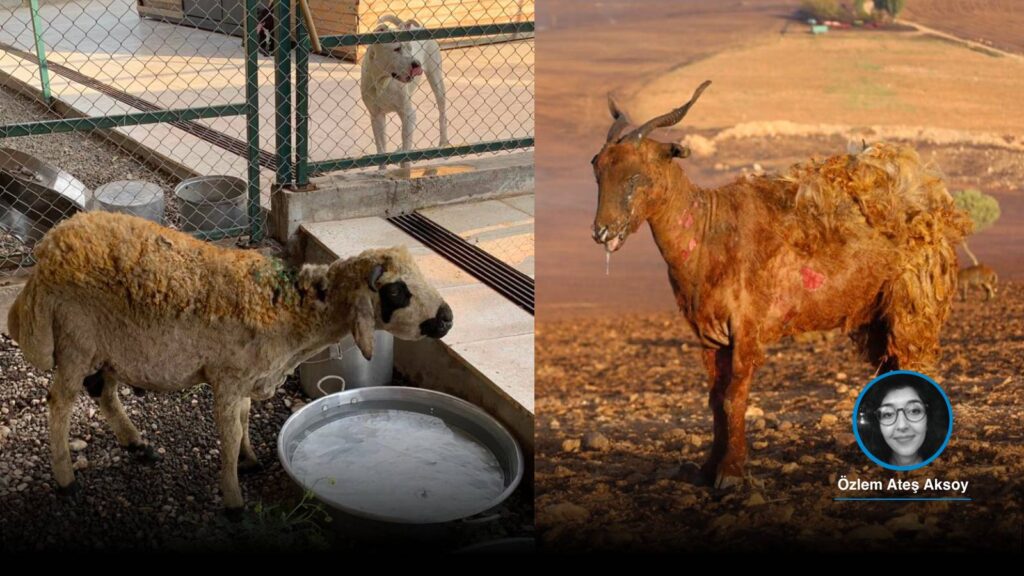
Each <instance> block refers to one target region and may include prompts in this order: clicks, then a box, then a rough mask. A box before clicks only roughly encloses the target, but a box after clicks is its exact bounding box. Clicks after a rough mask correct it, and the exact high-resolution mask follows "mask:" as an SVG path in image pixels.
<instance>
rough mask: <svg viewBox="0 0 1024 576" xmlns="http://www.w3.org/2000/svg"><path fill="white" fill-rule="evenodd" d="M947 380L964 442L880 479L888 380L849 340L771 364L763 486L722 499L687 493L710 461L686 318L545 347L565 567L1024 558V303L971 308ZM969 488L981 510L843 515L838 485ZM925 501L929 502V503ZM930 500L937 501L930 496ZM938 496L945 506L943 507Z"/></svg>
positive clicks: (546, 442) (577, 335) (1005, 294)
mask: <svg viewBox="0 0 1024 576" xmlns="http://www.w3.org/2000/svg"><path fill="white" fill-rule="evenodd" d="M942 341H943V350H944V355H943V360H942V362H941V365H940V366H939V368H938V370H937V371H936V373H935V375H936V377H937V378H936V379H937V380H939V381H940V383H941V385H942V386H943V387H944V389H945V390H946V391H947V393H948V394H949V397H950V399H951V402H952V405H953V410H954V417H955V424H954V430H953V436H952V440H951V441H950V443H949V446H948V447H947V448H946V450H945V452H944V453H943V454H942V455H941V456H940V457H939V458H938V459H937V460H936V461H935V462H933V463H932V464H930V465H929V466H927V467H925V468H923V469H920V470H918V471H914V472H910V473H895V472H889V471H887V470H884V469H882V468H880V467H878V466H877V465H875V464H873V463H871V462H870V461H869V460H868V459H867V457H866V456H865V455H864V454H863V453H862V452H861V451H860V450H859V448H858V447H857V444H856V442H855V439H854V436H853V434H852V433H851V413H852V408H853V404H854V402H855V400H856V397H857V395H858V393H859V392H860V390H861V389H862V388H863V386H864V385H865V384H867V382H868V381H870V379H871V377H872V373H873V371H874V368H872V367H870V366H868V365H867V364H866V363H864V362H862V361H860V360H859V359H858V358H857V357H856V356H855V354H854V351H853V348H852V345H851V344H850V343H849V342H848V341H847V340H846V339H845V338H841V337H840V338H833V339H831V340H827V339H824V338H822V339H817V340H812V341H805V342H801V343H795V342H788V343H783V344H780V345H778V346H774V347H772V348H771V349H770V353H769V360H768V362H767V363H766V365H765V366H764V367H763V368H762V369H761V370H760V372H759V373H758V374H757V377H756V380H755V383H754V385H753V386H752V392H751V397H750V400H751V402H750V405H751V408H750V410H749V411H748V414H747V416H748V418H747V420H748V441H749V443H750V447H751V449H750V462H749V466H748V474H749V479H748V483H747V486H745V487H744V488H743V489H741V490H738V491H734V492H728V493H719V492H716V491H714V490H711V489H709V488H706V487H697V486H693V485H691V484H689V483H687V482H685V481H683V480H681V479H679V478H678V475H679V473H680V470H681V469H685V468H686V467H687V466H688V464H687V463H690V462H694V463H699V462H701V461H702V460H703V458H704V457H705V456H706V455H707V452H708V450H709V446H710V441H711V419H710V416H711V415H710V411H709V409H708V408H707V395H706V392H705V390H706V386H705V382H706V375H705V373H704V371H703V368H702V364H701V361H700V358H699V352H698V347H697V345H696V341H695V339H694V338H693V337H692V336H691V335H690V333H689V329H688V328H687V327H686V326H685V324H684V322H683V321H682V319H681V317H679V316H678V315H677V314H673V313H661V314H649V315H642V316H638V315H634V316H614V317H604V318H588V319H574V320H563V321H552V322H543V323H540V324H539V325H538V329H537V366H538V371H537V413H538V420H537V464H536V466H537V475H536V484H537V521H538V530H539V531H540V537H541V543H542V546H544V547H545V548H547V549H556V550H595V549H625V550H681V549H685V550H706V549H710V550H723V551H724V550H758V549H767V548H777V547H785V548H796V549H808V550H811V549H813V550H849V549H851V547H854V548H855V549H857V550H861V549H884V550H895V549H899V550H914V549H944V550H946V549H948V550H966V549H1015V550H1018V551H1019V550H1020V549H1021V547H1022V546H1024V536H1022V534H1024V532H1022V531H1024V480H1022V475H1024V427H1022V424H1021V422H1024V380H1022V377H1021V374H1022V373H1024V285H1021V284H1019V283H1017V284H1008V285H1005V286H1003V289H1002V291H1001V293H1000V294H999V296H998V297H997V298H996V299H995V300H993V301H992V302H989V303H984V302H975V301H971V302H968V303H959V302H958V303H957V304H956V306H955V308H954V311H953V314H952V316H951V319H950V321H949V323H948V325H947V327H946V329H945V331H944V333H943V338H942ZM841 476H846V477H847V478H848V479H851V480H852V479H855V478H860V479H864V480H883V481H888V480H889V479H890V478H894V477H895V478H909V479H912V480H918V481H919V482H921V483H922V484H923V482H924V481H925V480H926V479H927V478H939V479H944V480H961V481H964V480H966V481H969V482H970V485H969V489H968V492H967V494H966V496H967V497H970V498H972V499H973V500H972V501H971V502H966V503H963V502H857V503H849V502H846V503H844V502H835V501H833V498H836V497H842V496H870V495H878V496H893V495H894V494H893V493H890V492H886V493H872V492H867V493H864V492H860V493H849V492H841V491H840V490H839V489H838V488H837V481H838V479H839V478H840V477H841ZM911 495H912V494H911ZM922 495H923V494H922ZM927 495H929V496H936V495H944V496H952V495H953V494H939V493H935V492H931V493H929V494H927Z"/></svg>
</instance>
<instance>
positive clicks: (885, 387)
mask: <svg viewBox="0 0 1024 576" xmlns="http://www.w3.org/2000/svg"><path fill="white" fill-rule="evenodd" d="M952 433H953V408H952V406H950V404H949V398H948V397H947V396H946V393H945V392H944V391H943V390H942V388H940V387H939V385H938V384H936V383H935V382H934V381H933V380H932V379H931V378H929V377H927V376H925V375H924V374H918V373H917V372H910V371H908V370H897V371H895V372H889V373H888V374H883V375H882V376H879V377H878V378H875V379H874V380H872V381H871V382H869V383H868V385H867V386H866V387H865V388H864V390H863V391H861V393H860V396H858V397H857V403H856V404H854V406H853V434H854V436H856V437H857V444H859V445H860V449H861V450H863V451H864V453H865V454H867V456H868V458H870V459H871V460H873V461H874V462H875V463H876V464H878V465H879V466H882V467H883V468H888V469H889V470H916V469H918V468H921V467H923V466H927V465H928V464H929V463H931V461H932V460H935V459H936V458H937V457H938V456H939V454H941V453H942V451H943V450H945V449H946V444H947V443H948V442H949V437H950V435H952Z"/></svg>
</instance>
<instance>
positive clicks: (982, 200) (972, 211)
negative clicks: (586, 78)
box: [953, 188, 999, 266]
mask: <svg viewBox="0 0 1024 576" xmlns="http://www.w3.org/2000/svg"><path fill="white" fill-rule="evenodd" d="M953 202H954V203H955V204H956V207H957V208H959V209H961V210H963V211H964V212H967V214H968V215H969V216H970V217H971V220H972V221H974V232H975V233H977V232H981V231H982V230H986V229H988V228H991V227H992V225H993V224H995V223H996V220H999V201H998V200H996V199H995V198H994V197H992V196H989V195H988V194H985V193H984V192H982V191H981V190H977V189H975V188H968V189H966V190H961V191H960V192H954V193H953ZM963 247H964V251H965V252H967V255H968V256H970V257H971V260H973V261H974V265H975V266H977V265H978V259H977V258H975V257H974V253H972V252H971V249H970V248H968V247H967V239H966V238H965V239H964V241H963Z"/></svg>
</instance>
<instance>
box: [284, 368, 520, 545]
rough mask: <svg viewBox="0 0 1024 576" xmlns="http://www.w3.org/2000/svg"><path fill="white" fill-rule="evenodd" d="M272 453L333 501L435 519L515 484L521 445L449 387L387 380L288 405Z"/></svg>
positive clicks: (367, 513) (470, 511)
mask: <svg viewBox="0 0 1024 576" xmlns="http://www.w3.org/2000/svg"><path fill="white" fill-rule="evenodd" d="M278 456H279V457H280V459H281V463H282V465H283V466H284V469H285V470H286V471H287V472H288V474H289V475H290V476H291V477H292V479H294V480H295V481H296V482H297V483H298V484H299V485H300V486H302V488H303V489H304V490H310V491H312V492H313V493H314V494H315V495H316V496H317V498H319V499H320V500H321V501H323V502H324V503H326V504H327V505H328V506H330V507H331V508H333V509H334V510H336V511H340V512H342V513H344V514H346V515H350V516H354V517H357V518H361V519H368V520H371V521H376V522H382V523H395V524H403V525H436V524H440V523H446V522H451V521H454V520H459V519H464V518H468V517H471V516H474V515H477V514H479V513H481V512H485V511H487V510H490V509H491V508H494V507H495V506H497V505H498V504H500V503H501V502H502V501H504V500H505V499H506V498H507V497H508V496H509V495H510V494H512V492H513V491H514V490H515V489H516V486H518V485H519V482H520V480H522V477H523V468H524V462H523V453H522V450H521V449H520V448H519V444H518V443H517V442H516V441H515V439H514V438H513V437H512V435H511V434H509V432H508V431H507V430H506V429H505V428H504V427H503V426H502V425H501V424H499V423H498V421H497V420H495V419H494V418H492V417H491V416H490V415H489V414H487V413H486V412H484V411H483V410H481V409H480V408H478V407H476V406H474V405H472V404H470V403H468V402H466V401H464V400H461V399H459V398H455V397H454V396H449V395H448V394H442V393H440V392H434V391H432V390H423V389H419V388H405V387H398V386H386V387H377V388H362V389H357V390H347V391H345V392H339V393H337V394H331V395H328V396H325V397H323V398H321V399H319V400H316V401H315V402H312V403H310V404H308V405H306V406H305V407H303V408H302V409H301V410H299V411H298V412H296V413H295V414H293V415H292V417H291V418H289V419H288V421H287V422H285V424H284V427H283V428H282V429H281V434H280V435H279V436H278Z"/></svg>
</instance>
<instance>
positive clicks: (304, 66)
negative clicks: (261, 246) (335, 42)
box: [295, 18, 310, 188]
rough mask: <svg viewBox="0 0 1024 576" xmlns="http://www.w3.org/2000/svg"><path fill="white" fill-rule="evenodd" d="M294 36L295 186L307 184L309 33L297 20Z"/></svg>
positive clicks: (304, 25) (300, 186)
mask: <svg viewBox="0 0 1024 576" xmlns="http://www.w3.org/2000/svg"><path fill="white" fill-rule="evenodd" d="M297 20H298V22H297V23H296V26H295V28H296V34H295V148H296V150H295V156H296V163H297V167H296V174H295V184H296V186H298V187H299V188H303V187H305V186H306V185H308V184H309V50H310V43H309V33H308V32H307V31H306V24H305V22H303V21H302V18H297Z"/></svg>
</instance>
